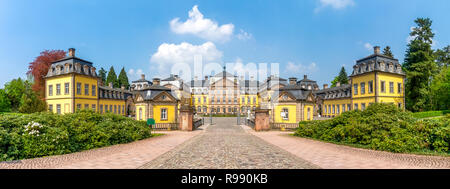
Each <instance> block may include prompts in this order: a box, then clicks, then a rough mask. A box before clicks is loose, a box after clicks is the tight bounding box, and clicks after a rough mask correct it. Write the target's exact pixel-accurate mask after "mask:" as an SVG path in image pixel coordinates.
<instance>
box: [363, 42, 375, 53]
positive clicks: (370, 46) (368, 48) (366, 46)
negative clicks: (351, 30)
mask: <svg viewBox="0 0 450 189" xmlns="http://www.w3.org/2000/svg"><path fill="white" fill-rule="evenodd" d="M364 48H366V49H367V50H368V51H372V50H373V46H372V45H371V44H370V43H364Z"/></svg>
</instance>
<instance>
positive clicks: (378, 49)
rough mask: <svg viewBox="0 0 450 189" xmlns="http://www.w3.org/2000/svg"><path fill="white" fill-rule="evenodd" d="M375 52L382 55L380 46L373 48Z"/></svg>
mask: <svg viewBox="0 0 450 189" xmlns="http://www.w3.org/2000/svg"><path fill="white" fill-rule="evenodd" d="M373 52H374V53H375V54H380V46H375V47H373Z"/></svg>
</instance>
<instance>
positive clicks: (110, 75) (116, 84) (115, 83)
mask: <svg viewBox="0 0 450 189" xmlns="http://www.w3.org/2000/svg"><path fill="white" fill-rule="evenodd" d="M109 83H112V84H113V87H116V88H117V87H119V81H118V80H117V75H116V72H115V71H114V67H112V66H111V68H110V69H109V72H108V77H106V85H109Z"/></svg>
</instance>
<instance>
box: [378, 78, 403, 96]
mask: <svg viewBox="0 0 450 189" xmlns="http://www.w3.org/2000/svg"><path fill="white" fill-rule="evenodd" d="M381 81H384V82H385V92H381ZM389 82H394V93H390V91H389ZM397 83H401V84H402V91H401V93H400V94H399V93H398V91H397V90H398V87H397V86H398V85H397ZM403 90H404V89H403V76H401V75H396V74H390V73H383V72H380V73H378V95H379V96H392V97H401V96H403ZM379 102H381V101H379Z"/></svg>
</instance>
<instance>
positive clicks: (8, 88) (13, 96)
mask: <svg viewBox="0 0 450 189" xmlns="http://www.w3.org/2000/svg"><path fill="white" fill-rule="evenodd" d="M29 85H30V84H29V83H28V81H24V80H22V79H21V78H18V79H13V80H12V81H10V82H7V83H6V84H5V92H6V95H7V96H8V98H9V101H10V102H11V110H12V111H18V110H19V107H20V102H21V99H22V95H23V94H24V93H25V90H27V88H28V86H29Z"/></svg>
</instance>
